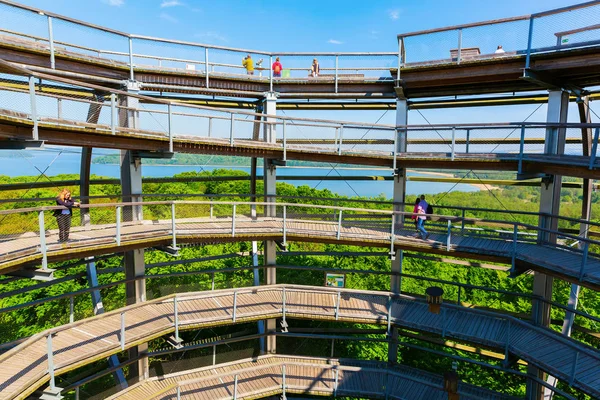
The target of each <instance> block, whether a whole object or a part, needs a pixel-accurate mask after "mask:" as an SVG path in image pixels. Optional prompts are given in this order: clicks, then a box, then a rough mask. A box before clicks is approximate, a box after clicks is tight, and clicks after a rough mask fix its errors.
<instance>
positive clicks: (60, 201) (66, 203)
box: [54, 189, 79, 243]
mask: <svg viewBox="0 0 600 400" xmlns="http://www.w3.org/2000/svg"><path fill="white" fill-rule="evenodd" d="M56 205H58V206H63V207H66V208H63V209H60V210H54V216H55V217H56V222H57V223H58V241H59V242H60V243H64V242H66V241H67V240H69V231H70V230H71V217H72V216H73V210H72V208H73V207H79V203H78V202H76V201H74V200H73V199H72V198H71V192H70V191H69V190H67V189H63V190H61V192H60V193H59V194H58V196H56Z"/></svg>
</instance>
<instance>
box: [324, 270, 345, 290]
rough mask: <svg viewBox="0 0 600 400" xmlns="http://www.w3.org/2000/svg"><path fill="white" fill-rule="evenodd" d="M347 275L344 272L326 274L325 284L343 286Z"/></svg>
mask: <svg viewBox="0 0 600 400" xmlns="http://www.w3.org/2000/svg"><path fill="white" fill-rule="evenodd" d="M345 278H346V276H345V275H344V274H330V273H327V274H325V286H328V287H337V288H343V287H344V281H345Z"/></svg>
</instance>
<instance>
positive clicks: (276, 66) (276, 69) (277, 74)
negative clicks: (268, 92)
mask: <svg viewBox="0 0 600 400" xmlns="http://www.w3.org/2000/svg"><path fill="white" fill-rule="evenodd" d="M271 68H272V69H273V78H281V71H282V70H283V67H282V66H281V63H280V62H279V57H277V58H276V59H275V62H274V63H273V65H272V66H271Z"/></svg>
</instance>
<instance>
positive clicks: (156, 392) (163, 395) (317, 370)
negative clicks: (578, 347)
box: [107, 355, 514, 400]
mask: <svg viewBox="0 0 600 400" xmlns="http://www.w3.org/2000/svg"><path fill="white" fill-rule="evenodd" d="M284 366H285V374H286V377H285V393H287V394H303V395H316V396H319V395H320V396H327V397H329V396H332V395H334V394H335V395H337V396H356V395H360V396H364V397H367V398H386V395H387V398H389V399H402V400H417V399H423V400H445V399H447V398H448V395H447V393H446V392H444V391H443V381H444V380H443V377H442V376H440V375H436V374H432V373H429V372H425V371H421V370H418V369H414V368H409V367H406V366H402V365H398V366H395V367H393V368H390V367H388V364H387V363H382V362H370V361H359V360H347V359H335V358H316V357H299V356H285V355H265V356H259V357H256V358H252V359H245V360H239V361H234V362H229V363H224V364H218V365H214V366H208V367H203V368H197V369H194V370H190V371H184V372H179V373H175V374H169V375H166V376H161V377H155V378H151V379H148V380H145V381H143V382H140V383H138V384H135V385H133V386H131V387H130V388H128V389H126V390H124V391H121V392H119V393H117V394H115V395H113V396H111V397H108V398H107V399H108V400H113V399H122V400H139V399H157V400H158V399H161V400H162V399H165V400H166V399H174V398H175V397H176V394H177V389H176V386H180V395H181V398H182V399H210V400H221V399H222V400H225V399H227V400H229V399H231V397H232V395H233V393H234V390H235V384H234V381H235V376H236V375H237V376H238V386H237V398H238V399H249V398H261V397H263V396H267V395H279V394H283V369H284ZM336 376H337V383H336ZM458 393H459V394H460V396H461V398H464V399H490V400H501V399H514V397H510V396H506V395H503V394H500V393H497V392H493V391H490V390H486V389H482V388H479V387H476V386H472V385H468V384H465V383H459V387H458Z"/></svg>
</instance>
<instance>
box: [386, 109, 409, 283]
mask: <svg viewBox="0 0 600 400" xmlns="http://www.w3.org/2000/svg"><path fill="white" fill-rule="evenodd" d="M407 124H408V102H407V100H406V99H397V100H396V127H397V129H396V135H397V137H396V138H395V142H396V148H395V151H396V153H404V152H406V147H407V145H406V144H407V137H406V129H405V128H403V127H404V126H405V125H407ZM393 193H394V197H393V201H394V211H404V206H403V204H404V203H405V202H406V170H405V169H404V168H396V170H395V171H394V188H393ZM395 221H396V223H395V226H394V231H396V230H398V229H401V228H402V227H403V226H404V217H403V216H400V215H399V216H396V219H395ZM395 253H396V254H395V257H393V259H392V272H401V271H402V251H399V250H396V252H395ZM390 279H391V282H390V286H391V290H392V292H394V293H400V276H398V275H392V276H391V278H390Z"/></svg>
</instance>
